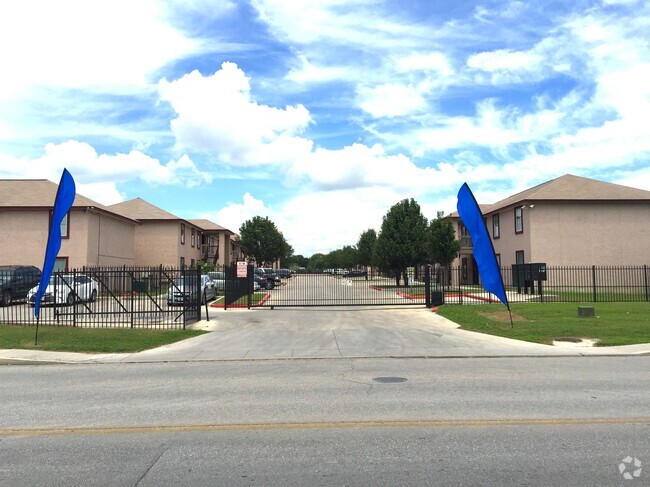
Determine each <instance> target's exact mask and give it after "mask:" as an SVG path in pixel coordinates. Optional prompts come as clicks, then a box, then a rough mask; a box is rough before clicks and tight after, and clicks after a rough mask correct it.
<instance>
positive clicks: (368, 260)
mask: <svg viewBox="0 0 650 487" xmlns="http://www.w3.org/2000/svg"><path fill="white" fill-rule="evenodd" d="M375 242H377V232H375V231H374V230H373V229H372V228H370V229H368V230H366V231H365V232H363V233H362V234H361V235H360V236H359V241H358V242H357V258H358V262H359V264H360V265H363V266H366V267H368V266H369V265H370V264H372V251H373V249H374V247H375Z"/></svg>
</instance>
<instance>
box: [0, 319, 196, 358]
mask: <svg viewBox="0 0 650 487" xmlns="http://www.w3.org/2000/svg"><path fill="white" fill-rule="evenodd" d="M203 333H207V332H205V331H199V330H141V329H136V330H132V329H105V328H72V327H54V326H41V327H40V328H39V329H38V345H36V346H34V337H35V334H36V328H35V327H33V326H14V325H0V348H18V349H26V350H49V351H56V352H86V353H129V352H140V351H142V350H148V349H150V348H156V347H160V346H162V345H167V344H169V343H174V342H177V341H180V340H185V339H187V338H192V337H195V336H198V335H202V334H203Z"/></svg>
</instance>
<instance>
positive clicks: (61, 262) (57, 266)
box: [52, 257, 68, 272]
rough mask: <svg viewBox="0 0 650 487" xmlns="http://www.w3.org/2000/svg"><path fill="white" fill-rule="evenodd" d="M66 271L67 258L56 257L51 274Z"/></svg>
mask: <svg viewBox="0 0 650 487" xmlns="http://www.w3.org/2000/svg"><path fill="white" fill-rule="evenodd" d="M67 270H68V258H67V257H57V258H56V260H55V261H54V269H52V271H53V272H63V271H67Z"/></svg>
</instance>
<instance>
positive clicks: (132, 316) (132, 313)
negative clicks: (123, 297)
mask: <svg viewBox="0 0 650 487" xmlns="http://www.w3.org/2000/svg"><path fill="white" fill-rule="evenodd" d="M125 269H126V267H125ZM130 274H131V287H130V289H131V329H133V322H134V312H135V311H134V308H135V303H134V301H133V300H134V298H135V295H134V293H133V281H134V280H135V279H134V278H133V272H131V273H130Z"/></svg>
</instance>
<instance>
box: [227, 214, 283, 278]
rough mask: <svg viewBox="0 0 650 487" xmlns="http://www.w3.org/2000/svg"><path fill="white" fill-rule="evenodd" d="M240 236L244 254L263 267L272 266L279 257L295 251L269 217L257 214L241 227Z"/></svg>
mask: <svg viewBox="0 0 650 487" xmlns="http://www.w3.org/2000/svg"><path fill="white" fill-rule="evenodd" d="M239 237H240V238H239V242H240V247H241V251H242V252H243V254H244V255H246V256H247V257H248V258H250V259H253V260H255V262H256V263H257V265H258V266H261V267H264V266H271V265H273V263H274V262H275V261H277V260H278V259H282V258H287V257H289V256H290V255H291V254H292V253H293V249H292V248H291V245H289V243H288V242H287V241H286V240H285V239H284V236H283V235H282V232H280V231H279V230H278V228H277V227H276V226H275V223H273V222H272V221H271V220H269V218H268V217H265V218H262V217H261V216H255V217H253V218H252V219H251V220H246V221H245V222H244V223H243V224H242V226H241V227H240V228H239Z"/></svg>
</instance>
